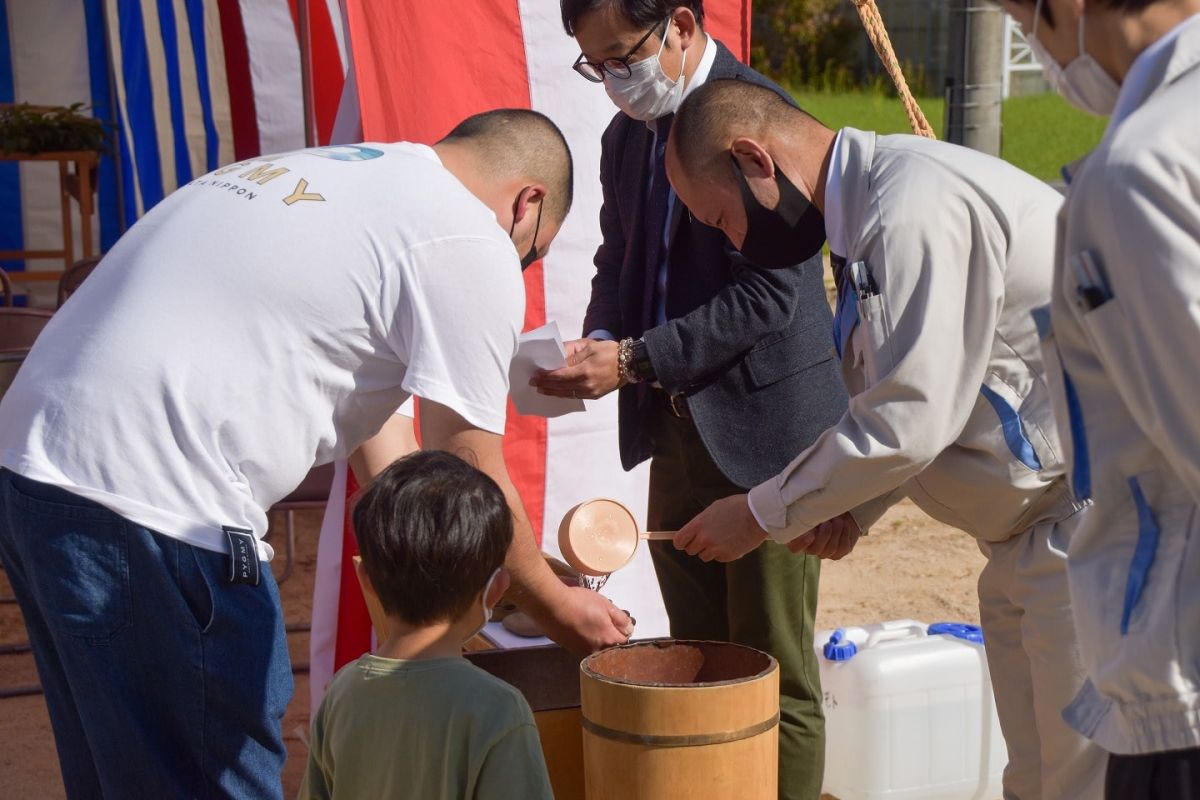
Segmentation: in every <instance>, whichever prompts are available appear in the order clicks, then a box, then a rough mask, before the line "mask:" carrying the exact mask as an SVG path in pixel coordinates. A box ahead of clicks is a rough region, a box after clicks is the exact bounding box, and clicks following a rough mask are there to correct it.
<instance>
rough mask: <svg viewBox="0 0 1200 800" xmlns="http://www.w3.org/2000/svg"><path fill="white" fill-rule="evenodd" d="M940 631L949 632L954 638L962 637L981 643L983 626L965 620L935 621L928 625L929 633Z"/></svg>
mask: <svg viewBox="0 0 1200 800" xmlns="http://www.w3.org/2000/svg"><path fill="white" fill-rule="evenodd" d="M940 633H945V634H949V635H950V636H953V637H955V638H956V639H964V640H966V641H968V642H973V643H974V644H983V628H981V627H979V626H978V625H968V624H967V623H965V622H937V623H934V624H933V625H930V626H929V635H930V636H937V635H938V634H940Z"/></svg>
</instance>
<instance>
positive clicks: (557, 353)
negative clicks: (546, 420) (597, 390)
mask: <svg viewBox="0 0 1200 800" xmlns="http://www.w3.org/2000/svg"><path fill="white" fill-rule="evenodd" d="M566 365H567V349H566V348H565V347H563V341H562V336H560V335H559V333H558V323H557V322H547V323H546V324H545V325H543V326H542V327H540V328H535V329H534V330H531V331H528V332H527V333H523V334H521V338H520V339H518V340H517V354H516V355H515V356H514V357H513V360H512V364H511V365H510V366H509V368H508V384H509V387H510V389H509V391H510V392H511V393H512V399H513V404H514V405H516V407H517V411H519V412H520V413H522V414H525V415H533V416H537V417H561V416H562V415H563V414H570V413H571V412H572V411H583V401H582V400H575V399H574V398H571V397H548V396H546V395H543V394H538V390H537V389H536V388H534V387H533V386H530V385H529V379H530V378H532V377H533V374H534V373H535V372H537V371H538V370H541V369H558V368H559V367H565V366H566Z"/></svg>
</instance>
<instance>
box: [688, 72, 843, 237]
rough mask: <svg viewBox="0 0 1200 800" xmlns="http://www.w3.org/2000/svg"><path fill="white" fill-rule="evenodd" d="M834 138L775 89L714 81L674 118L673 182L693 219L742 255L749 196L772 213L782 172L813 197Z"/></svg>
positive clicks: (696, 93) (690, 96)
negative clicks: (722, 235) (721, 234)
mask: <svg viewBox="0 0 1200 800" xmlns="http://www.w3.org/2000/svg"><path fill="white" fill-rule="evenodd" d="M833 137H834V134H833V132H832V131H831V130H829V129H828V128H826V127H825V126H824V125H822V124H821V123H820V122H818V121H817V120H816V119H814V118H813V117H811V116H809V115H808V114H806V113H804V112H803V111H801V110H800V109H798V108H796V107H795V106H794V105H792V104H791V103H790V102H789V101H788V100H787V99H786V98H784V97H783V96H782V95H780V94H779V93H778V92H776V91H774V90H773V89H770V88H767V87H763V86H759V85H757V84H754V83H750V82H748V81H739V80H719V81H709V82H707V83H705V84H704V85H703V86H700V87H699V88H697V89H696V90H695V91H694V92H692V93H691V94H690V95H688V98H687V99H686V100H684V101H683V105H682V106H680V108H679V111H677V112H675V120H674V122H673V124H672V125H671V138H670V140H669V141H668V144H667V158H666V167H667V178H668V179H669V180H670V181H671V185H672V186H673V187H674V188H675V194H676V195H677V196H678V197H679V199H680V200H681V201H683V204H684V205H686V206H687V207H688V210H689V211H691V213H692V216H693V218H695V219H697V220H699V221H700V222H702V223H704V224H705V225H711V226H712V227H714V228H720V229H721V230H722V231H724V232H725V235H726V236H728V237H729V241H731V242H733V244H734V246H735V247H737V248H738V249H741V248H742V246H743V244H744V243H745V239H746V232H747V228H748V226H749V220H748V217H747V213H746V205H745V202H744V197H743V190H744V189H745V190H748V191H749V192H750V193H751V194H753V196H754V198H755V199H756V200H757V201H758V204H759V205H761V206H763V207H764V208H768V209H773V208H775V207H776V206H777V205H778V203H779V188H778V185H777V176H778V174H779V173H780V172H781V171H782V172H784V173H788V172H790V174H791V177H792V182H793V183H794V184H796V185H798V186H800V187H801V190H802V191H803V193H804V194H805V195H806V196H807V197H808V198H810V199H812V198H814V196H815V195H816V194H817V191H816V185H817V183H818V179H819V175H820V172H821V164H822V160H823V159H824V157H825V155H826V153H827V152H828V150H829V149H830V148H831V147H832V143H833ZM822 191H823V190H822Z"/></svg>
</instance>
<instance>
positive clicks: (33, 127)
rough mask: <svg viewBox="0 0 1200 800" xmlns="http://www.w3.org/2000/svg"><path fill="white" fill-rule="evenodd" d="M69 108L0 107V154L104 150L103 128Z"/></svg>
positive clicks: (76, 108) (77, 105) (81, 107)
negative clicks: (1, 152)
mask: <svg viewBox="0 0 1200 800" xmlns="http://www.w3.org/2000/svg"><path fill="white" fill-rule="evenodd" d="M84 109H85V106H84V104H83V103H74V104H72V105H70V106H34V105H30V104H28V103H18V104H16V105H0V151H3V152H6V153H10V154H11V153H22V154H28V155H37V154H39V153H55V152H65V151H78V150H94V151H97V152H102V151H104V150H106V149H107V146H108V133H107V131H105V129H104V124H103V123H102V122H101V121H100V120H98V119H96V118H95V117H90V116H87V115H86V114H84V113H82V112H83V111H84Z"/></svg>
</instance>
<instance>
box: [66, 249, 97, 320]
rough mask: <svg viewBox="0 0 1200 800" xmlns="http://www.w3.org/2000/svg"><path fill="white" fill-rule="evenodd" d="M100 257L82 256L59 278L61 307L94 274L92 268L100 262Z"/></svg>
mask: <svg viewBox="0 0 1200 800" xmlns="http://www.w3.org/2000/svg"><path fill="white" fill-rule="evenodd" d="M100 258H101V257H100V256H93V257H91V258H81V259H80V260H78V261H76V262H75V263H74V264H72V265H71V268H70V269H68V270H67V271H66V272H64V273H63V274H62V277H61V278H59V279H58V307H59V308H62V304H63V303H65V302H67V298H68V297H70V296H71V295H72V294H74V293H75V290H76V289H78V288H79V286H80V284H82V283H83V281H84V279H85V278H87V276H88V275H91V274H92V270H94V269H95V268H96V267H97V265H99V264H100Z"/></svg>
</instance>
